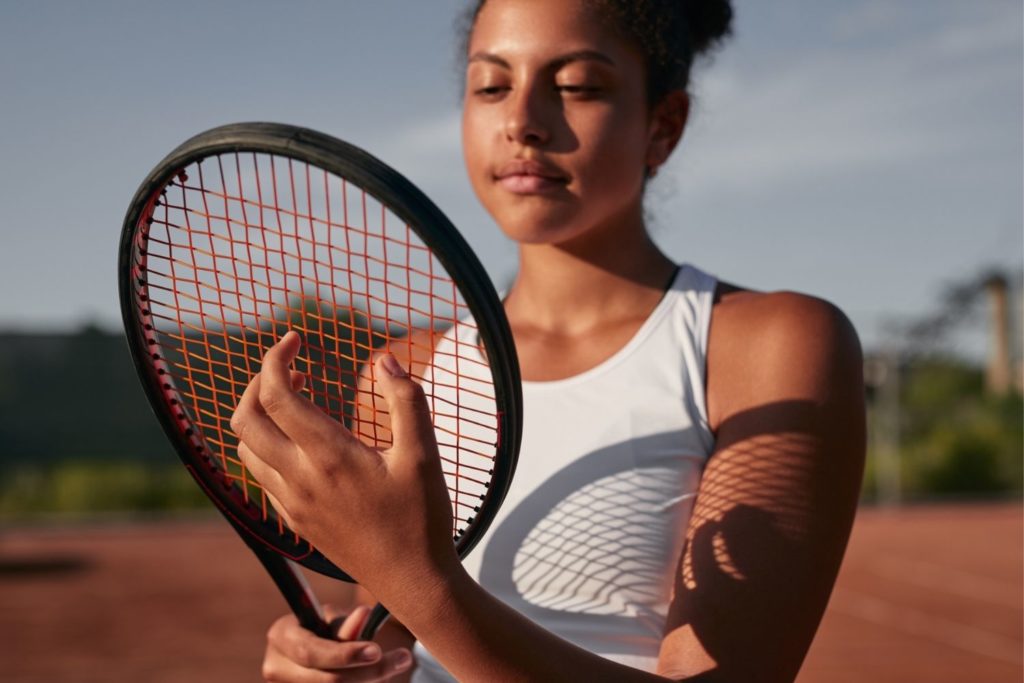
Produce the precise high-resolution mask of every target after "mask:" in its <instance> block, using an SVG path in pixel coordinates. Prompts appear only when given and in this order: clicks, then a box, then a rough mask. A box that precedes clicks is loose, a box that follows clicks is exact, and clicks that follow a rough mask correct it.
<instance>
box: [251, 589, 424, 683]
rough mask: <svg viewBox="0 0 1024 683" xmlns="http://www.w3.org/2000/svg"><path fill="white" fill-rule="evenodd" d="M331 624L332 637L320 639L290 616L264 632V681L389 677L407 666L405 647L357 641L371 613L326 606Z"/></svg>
mask: <svg viewBox="0 0 1024 683" xmlns="http://www.w3.org/2000/svg"><path fill="white" fill-rule="evenodd" d="M325 611H326V612H327V618H328V619H330V620H331V623H332V624H336V623H338V622H340V626H339V627H338V630H337V638H338V639H337V640H328V639H325V638H320V637H318V636H316V635H315V634H313V632H311V631H308V630H306V629H304V628H302V627H301V626H299V622H298V620H297V619H296V618H295V616H294V615H291V614H289V615H287V616H284V617H281V618H280V619H278V620H277V621H275V622H274V625H273V626H271V627H270V630H269V631H268V632H267V650H266V653H265V654H264V656H263V678H264V680H266V681H268V682H269V683H321V682H322V683H334V682H338V683H340V682H341V681H345V682H346V683H348V682H352V683H355V682H357V681H358V682H360V683H368V682H369V681H390V680H393V679H394V677H395V676H398V675H400V674H403V673H405V672H406V671H408V670H409V668H410V667H411V666H412V661H413V660H412V654H411V653H410V652H409V650H407V649H405V648H396V649H394V650H390V651H388V652H382V650H381V647H380V645H378V644H376V643H373V642H368V641H357V640H355V638H356V637H357V636H358V634H359V632H360V631H361V630H362V627H363V623H364V622H365V621H366V618H367V616H368V615H369V613H370V611H369V608H367V607H357V608H356V609H354V610H353V611H352V613H351V614H349V615H347V616H345V615H343V614H338V613H336V612H333V611H332V609H331V608H330V607H327V608H325Z"/></svg>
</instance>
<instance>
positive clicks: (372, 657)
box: [359, 645, 380, 662]
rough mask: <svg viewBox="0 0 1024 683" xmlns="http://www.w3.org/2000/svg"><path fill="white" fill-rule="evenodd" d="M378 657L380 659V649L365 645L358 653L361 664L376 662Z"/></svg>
mask: <svg viewBox="0 0 1024 683" xmlns="http://www.w3.org/2000/svg"><path fill="white" fill-rule="evenodd" d="M378 657H380V648H379V647H377V646H376V645H367V646H366V647H364V648H363V649H362V650H360V651H359V661H361V662H376V661H377V658H378Z"/></svg>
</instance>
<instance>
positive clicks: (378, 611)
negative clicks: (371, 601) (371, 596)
mask: <svg viewBox="0 0 1024 683" xmlns="http://www.w3.org/2000/svg"><path fill="white" fill-rule="evenodd" d="M390 616H391V612H388V609H387V607H385V606H384V605H382V604H380V603H379V602H378V603H377V604H376V605H374V607H373V609H372V610H370V616H369V617H367V618H366V623H365V624H363V630H362V631H360V632H359V640H373V637H374V636H375V635H377V631H378V630H380V627H381V626H383V625H384V622H385V621H387V620H388V617H390Z"/></svg>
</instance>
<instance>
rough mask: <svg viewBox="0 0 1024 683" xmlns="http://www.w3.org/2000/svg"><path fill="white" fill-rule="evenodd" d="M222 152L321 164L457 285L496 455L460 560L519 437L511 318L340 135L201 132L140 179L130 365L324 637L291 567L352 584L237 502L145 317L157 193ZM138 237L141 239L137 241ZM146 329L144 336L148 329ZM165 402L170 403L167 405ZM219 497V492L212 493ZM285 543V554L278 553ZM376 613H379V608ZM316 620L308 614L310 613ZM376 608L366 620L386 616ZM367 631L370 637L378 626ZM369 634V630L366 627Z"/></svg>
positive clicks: (504, 481) (169, 428) (455, 248)
mask: <svg viewBox="0 0 1024 683" xmlns="http://www.w3.org/2000/svg"><path fill="white" fill-rule="evenodd" d="M226 153H245V154H249V153H254V154H270V155H274V156H277V157H287V158H290V159H293V160H295V161H297V162H300V163H308V164H310V165H312V166H316V167H319V168H320V169H322V170H325V171H327V172H329V173H331V174H333V175H335V176H338V177H340V178H344V179H346V180H347V181H349V182H351V183H353V184H354V185H356V186H358V187H359V188H360V189H361V190H363V191H365V192H366V193H367V194H369V195H370V196H372V197H374V198H375V199H376V200H378V201H380V202H381V203H382V204H383V205H385V206H386V207H387V208H388V210H389V211H391V212H392V213H393V214H394V215H395V216H396V217H398V218H399V219H401V220H402V221H404V222H405V223H406V224H408V225H409V227H410V228H411V229H412V230H413V231H414V232H415V233H417V235H418V236H419V237H420V239H422V240H423V242H424V244H425V245H426V246H427V247H428V248H429V249H430V251H431V253H432V254H433V255H434V256H435V257H436V258H437V259H438V261H439V262H440V263H441V265H442V266H444V268H445V269H446V271H447V272H448V273H449V274H450V275H451V278H452V280H453V281H454V282H455V283H456V284H457V285H458V289H459V292H460V294H461V295H462V297H463V299H464V302H465V305H466V307H467V308H468V309H469V311H470V313H471V314H472V315H473V317H474V318H475V320H476V321H477V324H478V331H479V335H480V340H481V342H482V345H483V348H484V349H486V352H487V355H488V360H489V366H490V369H491V376H492V377H493V380H494V393H495V402H496V418H497V435H498V444H499V445H498V453H497V454H496V456H495V458H494V464H495V467H494V470H493V472H492V473H491V480H490V483H489V485H488V488H487V492H486V493H485V494H483V495H482V496H481V499H482V500H481V503H480V506H479V511H477V512H476V514H475V515H474V517H473V518H472V519H471V520H469V522H468V523H467V525H466V526H465V528H464V529H463V530H462V532H461V533H460V534H459V536H458V537H457V538H455V539H453V540H454V543H455V547H456V550H457V552H458V554H459V556H460V557H465V555H466V554H467V553H469V552H470V551H471V550H472V549H473V547H474V546H475V545H476V543H477V542H478V541H479V540H480V538H481V537H482V536H483V533H484V532H485V531H486V529H487V527H488V526H489V525H490V523H491V522H492V521H493V518H494V515H495V514H496V513H497V510H498V508H499V507H500V505H501V502H502V500H503V499H504V497H505V494H506V492H507V491H508V487H509V485H510V483H511V480H512V476H513V473H514V471H515V467H516V462H517V460H518V452H519V444H520V440H521V430H522V427H521V419H520V416H521V415H522V392H521V384H520V376H519V366H518V361H517V358H516V353H515V348H514V342H513V340H512V334H511V330H510V328H509V325H508V321H507V319H506V318H505V315H504V311H503V309H502V306H501V302H500V299H499V298H498V295H497V293H496V291H495V290H494V287H493V285H492V283H491V281H490V278H489V277H488V276H487V273H486V271H485V270H484V268H483V266H482V265H481V264H480V262H479V260H478V259H477V258H476V256H475V255H474V254H473V252H472V250H471V249H470V247H469V245H468V244H467V243H466V241H465V239H464V238H463V237H462V236H461V235H460V234H459V232H458V231H457V230H456V228H455V227H454V225H452V223H451V222H450V221H449V220H448V219H447V217H445V215H444V214H443V213H442V212H441V211H440V209H438V208H437V206H436V205H435V204H434V203H433V202H432V201H431V200H430V199H429V198H427V197H426V195H424V194H423V193H422V192H421V191H420V190H419V189H417V188H416V187H415V186H414V185H413V184H412V183H410V182H409V181H408V180H406V179H405V178H404V177H403V176H401V175H400V174H399V173H397V172H396V171H394V170H393V169H391V168H390V167H388V166H387V165H386V164H384V163H383V162H382V161H380V160H379V159H377V158H376V157H374V156H372V155H371V154H369V153H368V152H366V151H364V150H362V149H360V148H358V147H356V146H354V145H351V144H349V143H346V142H344V141H342V140H338V139H337V138H334V137H331V136H329V135H325V134H323V133H319V132H317V131H313V130H310V129H306V128H300V127H296V126H290V125H286V124H279V123H263V122H257V123H238V124H229V125H225V126H220V127H217V128H214V129H211V130H208V131H206V132H204V133H200V134H199V135H196V136H194V137H192V138H190V139H188V140H186V141H185V142H184V143H182V144H181V145H180V146H178V147H177V148H176V149H175V150H173V151H172V152H171V153H170V154H168V155H167V156H166V157H165V158H164V159H163V160H162V161H161V162H160V163H159V164H158V165H157V166H156V167H155V168H154V170H153V171H151V172H150V173H149V175H147V176H146V178H145V179H144V180H143V181H142V183H141V184H140V186H139V188H138V190H137V191H136V193H135V195H134V197H133V199H132V201H131V204H130V206H129V209H128V211H127V214H126V216H125V222H124V227H123V229H122V232H121V239H120V247H119V255H118V273H119V276H118V285H119V294H120V302H121V313H122V319H123V322H124V326H125V332H126V337H127V341H128V346H129V349H130V351H131V355H132V359H133V361H134V363H135V367H136V370H137V372H138V375H139V378H140V380H141V382H142V385H143V389H144V391H145V393H146V396H147V398H148V400H149V403H150V407H151V408H152V410H153V412H154V414H155V415H156V417H157V419H158V420H159V422H160V424H161V426H162V427H163V430H164V432H165V433H166V434H167V437H168V438H169V440H170V441H171V443H172V444H173V446H174V448H175V451H176V452H177V454H178V456H179V458H180V459H181V460H182V462H183V463H184V464H185V466H186V468H187V469H188V471H189V472H190V473H191V475H192V477H193V478H194V479H195V480H196V482H197V483H198V484H199V485H200V487H201V488H203V490H204V491H205V492H206V494H207V496H208V497H209V498H210V499H211V500H212V501H213V502H214V504H215V505H216V507H217V509H218V510H219V511H220V512H221V513H222V514H223V515H224V516H225V517H226V518H227V520H228V521H229V522H230V523H231V525H232V526H233V527H234V528H235V530H236V531H237V532H238V533H239V535H240V536H241V537H242V539H243V540H244V541H245V543H246V544H247V545H248V546H249V547H250V548H251V549H252V550H253V552H254V553H255V554H256V555H257V557H259V559H260V561H261V562H262V563H263V565H264V567H265V568H266V569H267V571H268V573H270V575H271V577H272V578H273V579H274V581H275V583H277V584H278V587H279V588H280V589H281V592H282V594H283V595H284V596H285V599H286V600H287V602H288V603H289V605H290V606H291V607H292V609H293V611H294V612H295V613H296V614H297V615H299V618H300V621H303V622H305V623H303V625H304V626H306V627H307V628H310V629H311V630H313V631H314V632H319V633H320V634H321V635H323V634H324V633H325V631H324V629H326V625H325V624H324V622H323V620H322V617H320V616H319V608H318V606H317V605H316V600H315V598H314V597H313V595H312V592H311V591H309V590H308V588H307V587H306V586H305V581H304V577H303V576H302V574H301V572H300V571H298V570H297V568H296V567H294V566H293V565H292V563H298V564H301V565H303V566H305V567H307V568H309V569H312V570H314V571H316V572H319V573H321V574H325V575H327V576H331V577H334V578H337V579H341V580H343V581H349V582H353V579H352V578H351V577H350V576H349V575H348V574H346V573H345V572H344V570H343V569H341V568H339V567H337V566H336V565H334V564H333V563H332V562H331V561H330V560H328V559H327V558H326V557H324V556H323V555H322V554H321V553H320V552H319V551H317V550H315V549H314V548H313V547H312V546H311V544H309V543H308V542H307V541H305V540H304V539H301V538H299V537H297V536H295V535H294V534H293V533H292V532H290V531H288V532H287V534H288V535H290V536H292V537H293V538H295V539H296V542H295V543H291V544H285V543H282V540H283V539H282V535H281V534H280V533H278V532H277V531H276V530H272V529H270V528H268V527H269V525H266V524H264V523H262V521H261V520H260V519H259V517H260V516H261V512H260V511H259V510H257V509H256V508H255V506H252V505H251V503H249V502H248V501H246V500H245V499H244V496H243V494H242V492H241V490H240V489H239V487H237V486H235V485H234V484H232V483H231V482H230V481H229V480H228V479H227V478H226V476H225V475H224V473H223V471H222V470H220V469H219V468H218V467H217V466H216V465H215V461H214V460H213V458H212V454H211V453H208V452H206V449H205V446H204V445H203V441H204V440H203V439H202V437H201V436H200V435H199V434H198V430H197V429H195V428H194V427H193V425H192V424H191V422H190V420H189V418H188V414H187V412H186V411H184V410H181V411H176V412H174V413H173V414H172V410H174V409H173V407H172V406H173V405H174V404H173V403H171V399H169V398H168V397H169V396H173V394H174V393H176V392H177V389H176V388H175V387H174V382H173V380H172V379H171V378H170V373H169V372H168V371H167V369H166V368H163V367H161V363H162V360H161V359H159V357H158V355H159V354H156V356H154V354H153V353H152V350H151V349H153V348H159V345H158V342H157V341H156V335H157V332H156V329H155V326H154V325H152V323H151V322H147V320H148V318H149V314H150V311H149V308H148V303H147V302H148V292H147V285H146V282H147V281H146V278H145V274H144V271H145V267H146V262H145V260H142V261H139V258H140V256H141V258H142V259H145V257H146V255H145V252H144V251H142V252H141V253H140V251H141V250H139V249H137V248H136V245H137V244H139V243H140V242H141V243H142V244H144V243H145V239H147V233H148V224H147V220H148V221H149V222H150V223H151V222H152V215H153V212H154V209H155V207H156V206H157V202H158V201H159V199H160V198H161V195H162V192H163V190H164V189H165V188H166V187H168V186H169V185H170V184H171V182H172V180H173V179H174V178H175V177H176V176H177V175H178V174H179V173H181V172H183V171H184V170H185V169H187V168H188V167H189V166H191V165H192V164H194V163H196V162H199V161H201V160H203V159H205V158H209V157H215V156H217V155H220V154H226ZM140 233H142V238H141V240H140ZM147 326H148V328H149V329H147ZM169 403H171V405H168V404H169ZM218 490H221V491H223V495H222V494H219V493H216V491H218ZM282 546H285V547H282ZM378 607H379V606H378ZM314 615H315V616H314ZM386 615H387V613H386V611H383V610H380V609H378V610H375V613H374V615H372V616H371V622H373V621H376V622H377V624H376V625H379V623H381V622H383V619H384V618H386ZM376 625H372V630H375V629H376ZM368 630H369V629H368Z"/></svg>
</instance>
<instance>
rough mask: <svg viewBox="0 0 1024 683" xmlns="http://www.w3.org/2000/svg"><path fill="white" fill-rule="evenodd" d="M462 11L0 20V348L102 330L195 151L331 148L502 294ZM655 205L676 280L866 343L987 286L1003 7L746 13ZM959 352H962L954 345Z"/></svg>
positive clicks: (1001, 238)
mask: <svg viewBox="0 0 1024 683" xmlns="http://www.w3.org/2000/svg"><path fill="white" fill-rule="evenodd" d="M463 5H464V3H463V2H461V1H454V0H430V2H422V1H415V2H414V1H412V0H401V1H399V0H346V1H345V2H327V1H326V0H321V1H318V2H313V1H297V2H280V1H269V0H254V1H252V2H241V1H237V2H227V1H225V2H216V3H212V2H198V1H195V0H191V1H190V0H179V1H177V2H174V3H166V2H162V3H157V2H143V1H141V0H140V1H132V2H129V1H121V2H114V1H111V0H96V1H93V2H89V3H81V2H70V1H68V2H59V1H57V0H47V1H40V0H5V1H4V2H3V3H0V92H2V93H3V98H2V100H0V123H2V125H0V201H2V206H3V211H2V212H0V231H2V235H3V242H2V243H0V329H12V328H22V329H36V330H39V329H72V328H74V327H76V326H79V325H81V324H83V323H85V322H88V321H96V322H99V323H100V324H102V325H104V326H106V327H111V328H115V327H116V326H117V325H118V319H119V318H118V311H117V295H116V273H115V258H116V249H117V238H118V234H119V231H120V228H121V220H122V218H123V214H124V211H125V209H126V208H127V203H128V201H129V199H130V198H131V196H132V194H133V192H134V191H135V188H136V186H137V184H138V182H139V181H140V180H141V178H142V177H143V175H145V173H146V172H148V171H149V169H150V168H151V167H152V166H153V165H154V164H155V163H156V162H157V161H159V160H160V159H161V158H162V157H163V155H164V154H166V153H167V152H168V151H170V149H171V148H173V147H174V146H175V145H177V144H178V143H179V142H181V141H182V140H184V139H185V138H187V137H189V136H191V135H192V134H194V133H197V132H199V131H201V130H204V129H206V128H209V127H212V126H214V125H218V124H222V123H229V122H233V121H251V120H271V121H284V122H288V123H294V124H300V125H305V126H309V127H312V128H316V129H319V130H323V131H324V132H327V133H331V134H333V135H336V136H339V137H343V138H345V139H347V140H349V141H351V142H354V143H356V144H358V145H360V146H362V147H364V148H366V149H368V150H370V151H371V152H373V153H374V154H376V155H377V156H379V157H381V158H383V159H384V160H385V161H387V162H388V163H390V164H391V165H393V166H395V167H396V168H398V169H399V170H401V171H402V172H403V173H404V174H406V175H407V176H409V177H410V179H412V180H413V182H415V183H416V184H417V185H419V186H420V187H421V188H422V189H423V190H424V191H425V192H426V193H427V194H428V195H430V196H431V197H432V198H434V200H435V201H436V202H437V203H438V204H439V205H440V206H441V207H442V209H444V210H445V212H446V213H448V214H449V216H450V217H451V218H452V219H453V221H454V222H455V223H456V225H458V226H459V227H460V229H462V231H463V232H464V233H465V234H466V236H467V239H468V240H469V241H470V243H471V244H472V245H473V247H474V248H475V249H476V250H477V252H478V254H479V255H480V256H481V259H482V260H483V261H484V263H485V265H486V266H487V267H488V270H489V271H490V272H491V275H492V277H494V278H495V280H496V281H498V282H499V284H502V283H506V282H507V281H508V280H509V279H510V278H511V275H512V272H513V269H514V264H515V259H514V252H513V249H512V247H511V245H510V244H509V243H507V242H506V241H505V240H504V239H503V238H501V237H500V236H499V235H498V231H497V229H496V228H495V227H494V225H493V223H492V222H491V221H490V219H489V218H488V217H487V215H486V214H485V213H484V212H483V211H482V210H481V209H480V208H479V207H478V206H477V205H476V202H475V199H474V198H473V196H472V193H471V191H470V189H469V184H468V182H467V181H466V179H465V174H464V172H463V170H462V163H461V152H460V150H459V136H458V100H459V74H458V70H457V67H456V60H455V31H454V28H453V22H454V18H455V16H456V15H457V13H458V12H459V9H460V8H461V7H462V6H463ZM735 6H736V13H737V24H736V32H735V36H734V38H733V39H732V41H731V42H730V43H728V44H727V45H726V47H725V49H724V50H722V51H721V52H720V53H719V54H718V55H717V56H716V57H715V58H714V59H713V60H711V61H710V62H709V63H707V64H704V65H702V66H701V67H700V69H699V70H698V72H697V74H696V79H695V95H696V98H697V99H696V107H695V111H694V116H693V118H692V122H691V124H692V125H691V126H690V129H689V130H688V132H687V135H686V137H685V138H684V141H683V143H682V145H681V147H680V149H679V150H678V151H677V153H676V155H675V157H674V158H673V160H672V162H671V163H670V166H669V167H668V168H667V169H666V170H665V171H664V172H663V173H661V174H660V175H659V177H658V179H657V180H656V181H655V182H654V183H653V184H652V186H651V188H650V193H649V197H648V199H649V201H648V204H649V210H650V213H651V216H652V229H653V232H654V234H655V238H656V239H657V240H658V242H659V243H660V244H661V245H662V246H663V247H664V248H665V249H666V251H668V252H669V254H670V255H672V256H673V257H675V258H677V259H680V260H686V261H690V262H693V263H696V264H698V265H700V266H702V267H704V268H705V269H708V270H710V271H712V272H715V273H717V274H718V275H720V276H721V277H723V278H724V279H727V280H730V281H733V282H736V283H740V284H743V285H747V286H751V287H755V288H758V289H795V290H800V291H805V292H810V293H814V294H816V295H819V296H822V297H825V298H827V299H830V300H832V301H834V302H835V303H837V304H838V305H839V306H841V307H842V308H843V309H844V310H846V311H847V313H848V314H849V315H850V316H851V318H852V319H853V321H854V323H855V324H856V325H857V327H858V329H859V330H860V332H861V335H862V337H863V338H864V340H865V342H866V345H867V346H873V345H876V344H878V343H879V341H880V340H881V338H882V337H881V330H882V328H883V326H884V324H885V323H886V322H887V321H894V320H900V319H905V318H909V317H914V316H919V315H922V314H923V313H925V312H927V311H928V310H930V309H931V308H932V307H933V306H934V305H935V304H936V302H937V301H938V299H939V296H940V293H941V290H942V287H943V286H945V285H947V284H949V283H955V282H957V281H960V280H963V279H965V278H969V277H970V276H972V275H973V274H974V273H976V272H977V271H979V270H980V269H982V268H986V267H989V266H993V265H995V266H1001V267H1004V268H1007V269H1009V270H1010V271H1011V272H1012V273H1019V272H1020V270H1021V268H1022V261H1024V256H1022V253H1024V236H1022V231H1024V229H1022V221H1024V219H1022V201H1024V198H1022V187H1024V170H1022V149H1024V136H1022V120H1024V105H1022V28H1021V27H1022V21H1024V18H1022V7H1021V3H1020V2H1019V1H1018V0H979V1H978V2H973V3H965V2H962V0H902V1H901V2H892V0H817V1H811V0H773V2H770V3H766V2H758V1H756V0H737V1H736V2H735ZM967 343H968V345H969V344H970V342H967Z"/></svg>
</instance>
